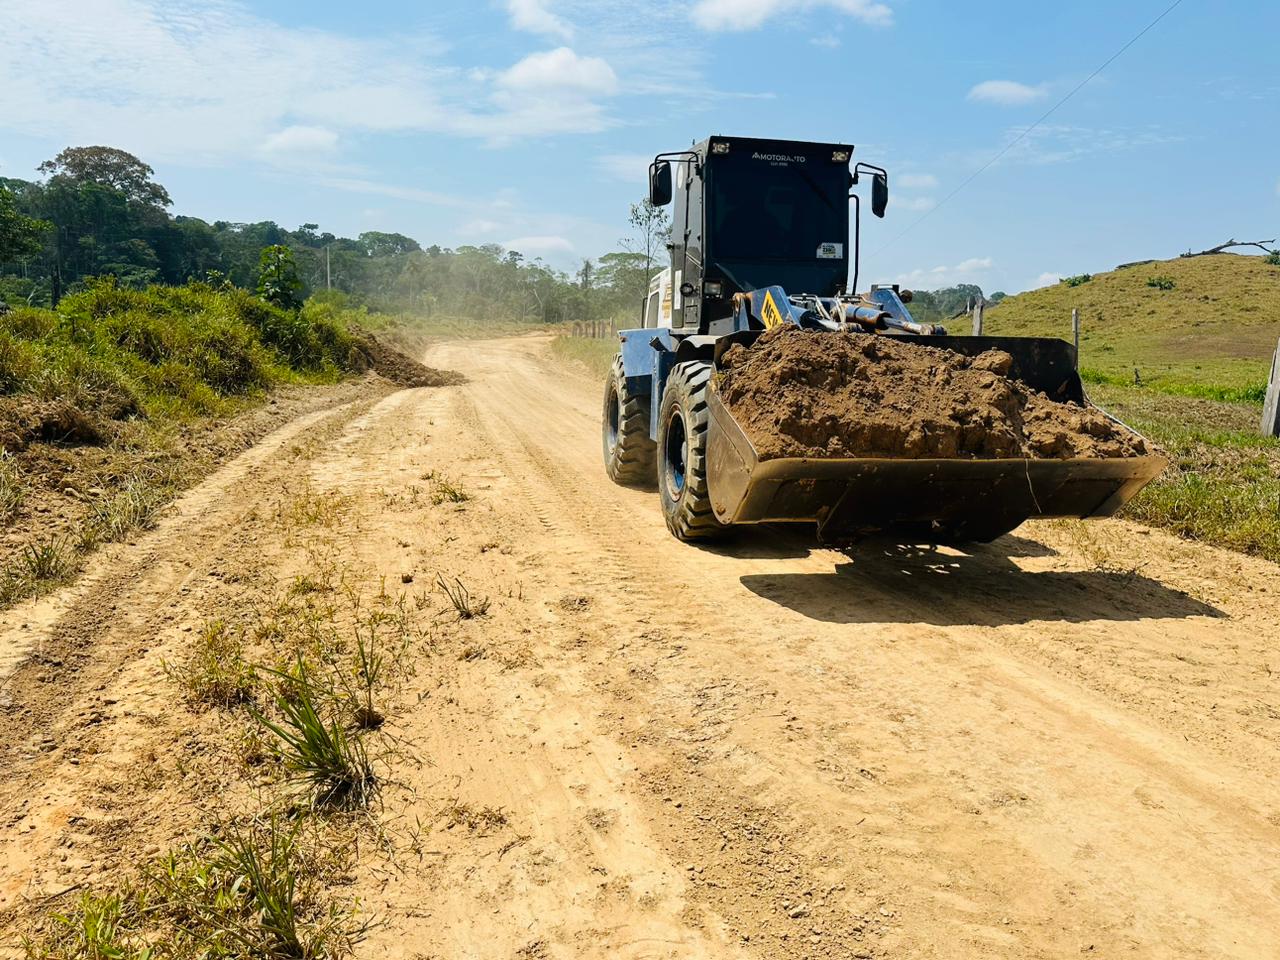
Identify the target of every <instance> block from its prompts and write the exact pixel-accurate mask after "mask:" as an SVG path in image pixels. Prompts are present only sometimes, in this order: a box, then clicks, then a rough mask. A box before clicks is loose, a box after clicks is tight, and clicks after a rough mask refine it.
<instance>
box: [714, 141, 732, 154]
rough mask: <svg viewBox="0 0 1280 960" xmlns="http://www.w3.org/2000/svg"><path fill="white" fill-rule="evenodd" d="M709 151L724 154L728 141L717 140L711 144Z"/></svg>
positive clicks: (727, 147)
mask: <svg viewBox="0 0 1280 960" xmlns="http://www.w3.org/2000/svg"><path fill="white" fill-rule="evenodd" d="M711 152H712V153H718V154H724V153H728V152H729V143H728V141H726V140H719V141H717V142H716V143H713V144H712V145H711Z"/></svg>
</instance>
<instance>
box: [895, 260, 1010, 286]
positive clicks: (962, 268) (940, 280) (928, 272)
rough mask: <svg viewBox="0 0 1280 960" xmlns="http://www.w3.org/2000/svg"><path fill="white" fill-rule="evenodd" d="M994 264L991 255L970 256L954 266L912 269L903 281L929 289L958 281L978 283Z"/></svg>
mask: <svg viewBox="0 0 1280 960" xmlns="http://www.w3.org/2000/svg"><path fill="white" fill-rule="evenodd" d="M993 266H995V261H994V260H992V259H991V257H970V258H969V259H968V260H962V261H961V262H960V263H957V264H955V265H954V266H938V267H932V268H928V269H925V268H923V267H922V268H918V269H916V270H912V271H911V272H910V273H908V274H905V275H904V276H903V277H902V278H901V282H903V283H907V284H910V285H911V286H915V287H920V288H921V289H928V290H936V289H938V288H940V287H953V286H955V285H956V284H957V283H977V282H979V281H980V280H981V278H982V276H983V274H985V273H986V272H987V271H988V270H990V269H991V268H992V267H993Z"/></svg>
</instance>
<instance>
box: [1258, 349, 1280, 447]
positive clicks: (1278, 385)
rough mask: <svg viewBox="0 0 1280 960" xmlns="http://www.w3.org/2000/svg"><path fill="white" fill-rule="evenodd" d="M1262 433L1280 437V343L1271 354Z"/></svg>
mask: <svg viewBox="0 0 1280 960" xmlns="http://www.w3.org/2000/svg"><path fill="white" fill-rule="evenodd" d="M1262 434H1263V436H1266V437H1280V344H1277V345H1276V352H1275V353H1273V354H1272V355H1271V379H1270V380H1269V381H1268V382H1267V399H1266V402H1264V403H1263V405H1262Z"/></svg>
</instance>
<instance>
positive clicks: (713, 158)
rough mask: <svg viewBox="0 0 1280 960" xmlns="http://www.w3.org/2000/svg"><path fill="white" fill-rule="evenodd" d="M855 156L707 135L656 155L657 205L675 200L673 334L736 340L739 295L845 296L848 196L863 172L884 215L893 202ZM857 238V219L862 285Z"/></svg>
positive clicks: (839, 149) (829, 147)
mask: <svg viewBox="0 0 1280 960" xmlns="http://www.w3.org/2000/svg"><path fill="white" fill-rule="evenodd" d="M853 149H854V148H853V147H852V146H851V145H849V144H840V143H809V142H802V141H790V140H762V139H754V138H743V137H710V138H708V139H707V140H704V141H703V142H702V143H699V144H696V145H695V146H693V147H692V148H690V149H689V150H686V151H679V152H675V153H665V154H659V155H658V156H657V157H656V158H655V159H654V162H653V164H652V165H651V166H650V168H649V176H650V200H651V201H652V202H653V203H654V204H655V205H657V206H662V205H664V204H666V203H669V202H671V201H672V200H674V201H675V203H674V208H673V211H672V230H671V269H670V283H671V289H672V307H671V319H670V321H669V322H670V326H672V327H673V328H675V329H677V330H683V331H686V332H694V331H696V332H699V333H710V334H719V333H726V332H729V331H730V330H731V328H732V315H733V296H734V294H738V293H749V292H751V291H752V290H757V289H761V288H763V287H765V286H781V287H783V288H785V289H787V290H801V291H804V292H805V293H806V294H811V295H814V296H819V297H836V296H839V295H841V294H844V293H845V292H846V290H847V285H848V281H849V267H850V261H851V251H850V248H849V220H850V217H849V204H850V200H851V199H853V200H854V202H855V203H856V202H857V197H856V195H855V194H851V193H850V189H851V187H852V186H853V185H854V184H856V183H857V174H858V173H859V172H860V171H862V170H869V171H872V172H873V173H874V175H875V182H874V190H873V208H874V210H875V212H876V214H877V215H878V216H883V213H884V204H885V203H886V202H887V197H888V179H887V175H886V174H885V173H884V171H883V170H881V169H880V168H879V167H871V166H869V165H867V164H858V165H857V167H855V168H854V169H852V170H851V169H850V161H851V159H852V157H853ZM673 173H674V178H673V176H672V174H673ZM673 179H674V186H673ZM856 233H857V231H856V220H855V241H854V249H853V250H852V261H853V264H854V266H855V271H854V277H855V278H856V276H857V271H856V264H857V239H856ZM651 296H652V294H651ZM645 325H646V326H648V325H649V322H648V312H647V311H646V321H645ZM663 325H665V324H663Z"/></svg>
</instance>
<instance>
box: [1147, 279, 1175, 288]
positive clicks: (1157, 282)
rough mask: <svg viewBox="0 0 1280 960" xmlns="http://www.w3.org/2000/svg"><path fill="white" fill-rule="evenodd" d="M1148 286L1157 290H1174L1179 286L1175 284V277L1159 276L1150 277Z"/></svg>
mask: <svg viewBox="0 0 1280 960" xmlns="http://www.w3.org/2000/svg"><path fill="white" fill-rule="evenodd" d="M1147 286H1148V287H1154V288H1155V289H1156V290H1172V289H1173V288H1174V287H1176V286H1177V284H1176V283H1174V281H1173V277H1166V276H1159V277H1149V278H1148V279H1147Z"/></svg>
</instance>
